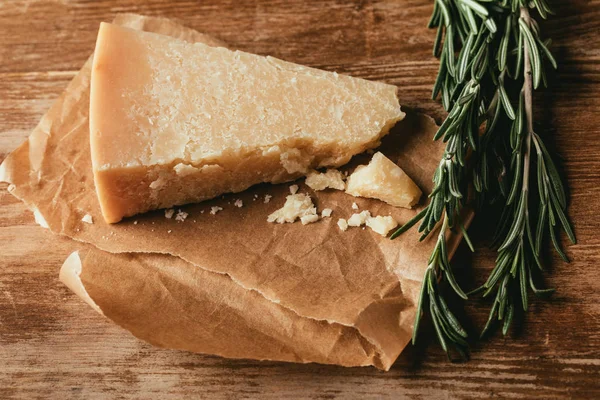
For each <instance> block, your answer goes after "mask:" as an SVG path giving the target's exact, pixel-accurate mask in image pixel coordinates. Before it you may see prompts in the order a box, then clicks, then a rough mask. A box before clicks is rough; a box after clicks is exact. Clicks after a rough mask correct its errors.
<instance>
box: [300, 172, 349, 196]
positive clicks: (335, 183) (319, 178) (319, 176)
mask: <svg viewBox="0 0 600 400" xmlns="http://www.w3.org/2000/svg"><path fill="white" fill-rule="evenodd" d="M305 183H306V184H307V185H308V187H310V188H311V189H313V190H317V191H318V190H325V189H327V188H331V189H337V190H345V189H346V183H345V182H344V175H343V174H342V173H341V172H340V171H338V170H337V169H328V170H327V172H325V173H319V172H317V171H313V172H311V173H310V174H308V176H307V177H306V181H305Z"/></svg>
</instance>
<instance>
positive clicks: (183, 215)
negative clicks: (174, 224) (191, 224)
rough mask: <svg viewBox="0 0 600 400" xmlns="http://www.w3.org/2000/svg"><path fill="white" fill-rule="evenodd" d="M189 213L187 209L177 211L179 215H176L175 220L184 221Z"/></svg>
mask: <svg viewBox="0 0 600 400" xmlns="http://www.w3.org/2000/svg"><path fill="white" fill-rule="evenodd" d="M188 215H189V214H188V213H186V212H185V211H181V210H179V211H177V215H176V216H175V221H179V222H183V221H185V219H186V218H187V217H188Z"/></svg>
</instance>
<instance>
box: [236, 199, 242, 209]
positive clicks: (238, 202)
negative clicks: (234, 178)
mask: <svg viewBox="0 0 600 400" xmlns="http://www.w3.org/2000/svg"><path fill="white" fill-rule="evenodd" d="M233 205H234V206H236V207H237V208H242V207H243V206H244V202H243V201H242V200H241V199H237V200H236V201H235V203H233Z"/></svg>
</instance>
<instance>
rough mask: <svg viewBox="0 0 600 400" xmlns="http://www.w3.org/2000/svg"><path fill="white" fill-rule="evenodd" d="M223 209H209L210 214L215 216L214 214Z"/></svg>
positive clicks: (217, 207) (215, 207)
mask: <svg viewBox="0 0 600 400" xmlns="http://www.w3.org/2000/svg"><path fill="white" fill-rule="evenodd" d="M222 209H223V207H219V206H214V207H211V208H210V213H211V214H212V215H215V214H216V213H218V212H219V211H221V210H222Z"/></svg>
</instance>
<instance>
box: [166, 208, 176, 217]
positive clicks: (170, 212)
mask: <svg viewBox="0 0 600 400" xmlns="http://www.w3.org/2000/svg"><path fill="white" fill-rule="evenodd" d="M174 213H175V209H173V208H169V209H167V210H165V218H167V219H171V218H173V214H174Z"/></svg>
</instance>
